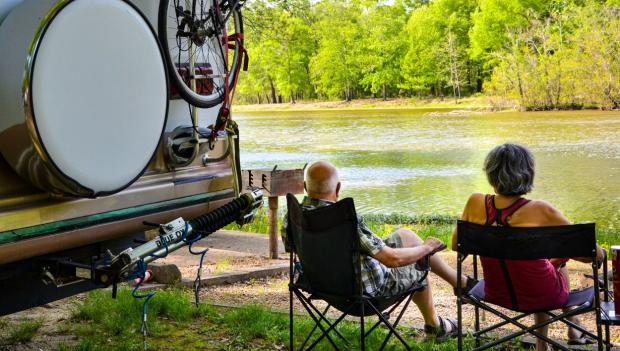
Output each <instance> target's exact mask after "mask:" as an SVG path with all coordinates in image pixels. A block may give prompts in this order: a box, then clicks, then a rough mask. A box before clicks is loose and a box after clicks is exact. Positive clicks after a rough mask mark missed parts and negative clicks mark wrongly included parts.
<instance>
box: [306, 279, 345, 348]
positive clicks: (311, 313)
mask: <svg viewBox="0 0 620 351" xmlns="http://www.w3.org/2000/svg"><path fill="white" fill-rule="evenodd" d="M295 295H296V296H297V298H298V299H299V301H300V302H301V305H302V306H304V308H305V309H306V311H307V312H308V314H309V315H310V317H311V318H312V320H313V321H314V323H316V324H317V325H318V326H319V328H320V329H321V331H322V332H323V335H325V337H326V338H327V340H328V341H329V343H330V344H331V345H332V346H333V347H334V349H335V350H339V349H338V346H336V343H335V342H334V340H332V338H331V337H330V336H329V334H328V331H327V330H325V327H323V324H321V320H320V319H318V318H317V317H316V316H315V315H314V313H313V311H312V309H310V307H308V305H307V302H306V300H305V296H303V295H302V294H301V293H300V292H299V291H297V290H295ZM330 328H331V327H330ZM308 349H310V348H308Z"/></svg>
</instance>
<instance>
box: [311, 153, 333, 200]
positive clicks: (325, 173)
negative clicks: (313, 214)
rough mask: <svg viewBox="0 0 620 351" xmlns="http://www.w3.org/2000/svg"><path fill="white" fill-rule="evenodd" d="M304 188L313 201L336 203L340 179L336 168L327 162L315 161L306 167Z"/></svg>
mask: <svg viewBox="0 0 620 351" xmlns="http://www.w3.org/2000/svg"><path fill="white" fill-rule="evenodd" d="M304 188H306V192H307V193H308V196H309V197H311V198H313V199H321V200H329V201H338V195H339V193H340V179H339V178H338V171H337V170H336V167H334V165H332V164H331V163H329V162H327V161H322V160H321V161H316V162H314V163H313V164H311V165H310V167H308V170H307V171H306V180H305V181H304Z"/></svg>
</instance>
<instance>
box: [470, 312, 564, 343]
mask: <svg viewBox="0 0 620 351" xmlns="http://www.w3.org/2000/svg"><path fill="white" fill-rule="evenodd" d="M475 303H476V304H479V306H480V308H482V309H483V310H486V311H489V312H491V313H493V314H495V315H496V316H498V317H500V318H502V319H504V320H507V321H509V322H510V323H512V324H513V325H515V326H517V327H519V328H521V330H520V331H518V332H515V333H513V334H510V335H507V336H505V337H503V338H500V339H497V340H494V341H491V342H489V343H487V344H485V345H483V346H482V347H479V348H476V349H475V350H486V349H488V348H491V347H494V346H497V345H499V344H502V343H504V342H506V341H508V340H512V339H515V338H517V337H519V336H521V335H523V334H526V333H530V334H532V335H534V336H536V337H538V338H539V339H543V340H544V341H546V342H547V343H549V344H551V345H553V346H555V347H556V348H558V349H560V350H563V351H569V349H568V348H566V347H564V346H562V345H561V344H559V343H558V342H557V341H555V340H553V339H550V338H549V337H547V336H544V335H542V334H541V333H539V332H537V331H536V329H538V328H540V327H543V326H545V325H549V324H551V323H554V322H557V321H558V320H559V319H558V317H555V318H551V319H548V320H546V321H544V322H542V323H538V324H536V325H533V326H530V327H527V326H526V325H524V324H523V323H520V322H519V321H518V320H517V319H515V318H511V317H510V316H508V315H506V314H504V313H502V312H500V311H499V310H496V309H493V308H491V307H489V306H487V305H485V304H482V303H478V302H475Z"/></svg>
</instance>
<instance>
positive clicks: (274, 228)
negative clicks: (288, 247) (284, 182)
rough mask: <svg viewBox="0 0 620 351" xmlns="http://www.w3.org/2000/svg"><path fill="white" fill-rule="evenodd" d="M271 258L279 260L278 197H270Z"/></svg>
mask: <svg viewBox="0 0 620 351" xmlns="http://www.w3.org/2000/svg"><path fill="white" fill-rule="evenodd" d="M269 258H271V259H277V258H278V197H277V196H269Z"/></svg>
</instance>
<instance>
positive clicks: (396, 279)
mask: <svg viewBox="0 0 620 351" xmlns="http://www.w3.org/2000/svg"><path fill="white" fill-rule="evenodd" d="M383 242H384V243H385V245H387V246H389V247H392V248H401V247H403V243H402V241H401V240H400V235H398V233H397V232H394V233H392V234H390V236H388V237H387V238H385V239H383ZM414 266H415V263H412V264H410V265H407V266H403V267H397V268H388V269H387V272H386V276H385V285H384V286H383V289H382V290H381V292H380V295H381V296H394V295H400V294H402V293H403V292H405V291H407V290H409V289H411V288H412V287H420V286H426V279H425V280H424V281H422V282H421V283H419V282H418V280H420V278H422V276H423V275H424V272H422V271H419V270H417V269H415V267H414Z"/></svg>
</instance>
